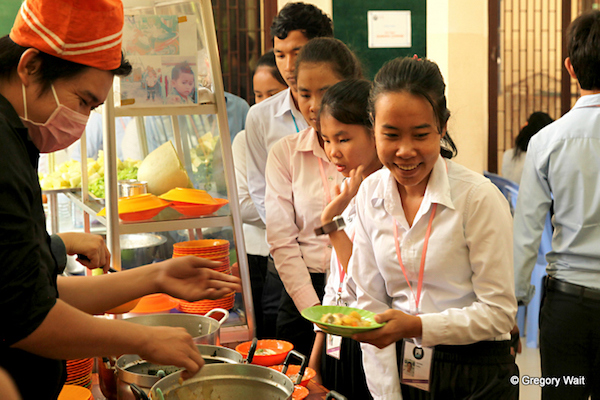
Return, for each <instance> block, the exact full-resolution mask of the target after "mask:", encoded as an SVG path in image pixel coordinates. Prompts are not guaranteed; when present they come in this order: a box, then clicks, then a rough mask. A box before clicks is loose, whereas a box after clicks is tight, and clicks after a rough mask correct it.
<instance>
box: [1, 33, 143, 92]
mask: <svg viewBox="0 0 600 400" xmlns="http://www.w3.org/2000/svg"><path fill="white" fill-rule="evenodd" d="M27 49H28V47H23V46H19V45H18V44H16V43H15V42H13V41H12V39H11V38H10V37H9V36H8V35H6V36H4V37H2V38H0V79H3V80H8V79H10V78H11V77H12V76H13V74H16V73H17V65H18V64H19V60H20V59H21V56H22V55H23V53H25V51H26V50H27ZM38 57H39V59H40V60H41V64H40V72H39V77H38V79H39V82H40V83H41V85H42V86H41V91H40V93H39V94H40V95H41V94H43V93H45V92H46V91H48V90H50V87H51V85H52V83H53V82H54V81H55V80H57V79H61V78H71V77H74V76H76V75H77V74H79V73H81V72H83V71H85V69H86V68H92V67H88V66H87V65H83V64H79V63H76V62H72V61H67V60H63V59H62V58H58V57H54V56H51V55H50V54H47V53H44V52H41V51H40V52H39V54H38ZM131 69H132V67H131V64H129V61H127V60H126V59H125V58H124V57H123V53H121V65H120V66H119V67H118V68H116V69H113V70H111V71H109V72H112V73H113V74H114V75H117V76H127V75H129V74H130V73H131Z"/></svg>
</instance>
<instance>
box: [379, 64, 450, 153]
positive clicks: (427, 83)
mask: <svg viewBox="0 0 600 400" xmlns="http://www.w3.org/2000/svg"><path fill="white" fill-rule="evenodd" d="M445 90H446V84H445V83H444V78H443V77H442V74H441V72H440V69H439V68H438V66H437V64H436V63H434V62H433V61H429V60H426V59H417V58H413V57H404V58H395V59H393V60H391V61H388V62H387V63H385V64H384V66H383V67H381V69H380V70H379V72H378V73H377V75H376V76H375V79H374V81H373V88H372V89H371V95H370V98H369V111H370V112H371V116H372V118H375V103H376V102H377V99H378V98H379V96H381V95H382V94H384V93H393V92H407V93H410V94H412V95H414V96H420V97H423V98H424V99H425V100H427V101H428V102H429V104H431V107H433V112H434V114H435V117H436V119H437V123H438V130H439V133H440V134H441V133H442V129H443V128H444V126H446V123H447V122H448V119H449V118H450V110H448V108H447V107H446V95H445V94H444V91H445ZM440 153H441V154H442V157H444V158H452V157H454V156H456V154H457V153H458V150H457V149H456V145H455V144H454V141H452V138H451V137H450V135H449V134H448V132H446V134H445V135H444V136H443V137H442V141H441V150H440Z"/></svg>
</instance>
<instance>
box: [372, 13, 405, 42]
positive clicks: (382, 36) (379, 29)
mask: <svg viewBox="0 0 600 400" xmlns="http://www.w3.org/2000/svg"><path fill="white" fill-rule="evenodd" d="M367 21H368V38H369V48H371V49H373V48H389V49H391V48H406V47H412V26H411V12H410V11H404V10H403V11H399V10H387V11H368V12H367Z"/></svg>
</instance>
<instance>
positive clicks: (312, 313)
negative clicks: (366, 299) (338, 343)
mask: <svg viewBox="0 0 600 400" xmlns="http://www.w3.org/2000/svg"><path fill="white" fill-rule="evenodd" d="M352 311H356V312H357V313H359V314H360V316H361V317H362V319H363V320H366V321H369V322H370V323H371V326H356V327H355V326H341V325H334V324H328V323H325V322H321V317H322V316H323V314H327V313H332V314H335V313H340V314H344V315H348V314H350V313H351V312H352ZM302 316H303V317H304V318H306V319H307V320H309V321H310V322H312V323H314V324H316V325H317V326H318V327H319V328H321V329H322V330H323V332H325V333H329V334H331V335H337V336H343V337H350V336H352V335H354V334H355V333H361V332H367V331H372V330H373V329H377V328H381V327H382V326H383V325H384V324H378V323H377V322H375V313H373V312H371V311H366V310H360V309H358V308H352V307H343V306H313V307H309V308H307V309H305V310H304V311H302Z"/></svg>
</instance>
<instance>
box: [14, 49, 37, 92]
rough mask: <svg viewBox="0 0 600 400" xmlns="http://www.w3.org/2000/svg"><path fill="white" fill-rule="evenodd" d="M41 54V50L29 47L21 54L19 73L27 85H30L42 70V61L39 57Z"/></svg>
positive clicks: (18, 66) (18, 65)
mask: <svg viewBox="0 0 600 400" xmlns="http://www.w3.org/2000/svg"><path fill="white" fill-rule="evenodd" d="M39 54H40V51H39V50H37V49H34V48H29V49H27V50H25V52H24V53H23V54H22V55H21V59H20V60H19V64H17V75H19V78H20V79H21V82H23V84H24V85H25V86H29V85H30V84H31V83H32V82H33V80H34V77H35V75H36V74H37V73H38V72H39V71H40V67H41V64H42V61H41V60H40V58H39V57H38V55H39Z"/></svg>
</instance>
